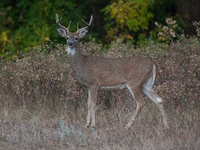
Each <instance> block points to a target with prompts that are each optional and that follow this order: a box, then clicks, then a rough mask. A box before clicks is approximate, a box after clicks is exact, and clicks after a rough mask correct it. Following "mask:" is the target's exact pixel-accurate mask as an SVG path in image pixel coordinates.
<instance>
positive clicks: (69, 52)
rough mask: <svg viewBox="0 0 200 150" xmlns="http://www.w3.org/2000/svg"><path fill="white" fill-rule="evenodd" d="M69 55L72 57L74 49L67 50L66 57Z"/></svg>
mask: <svg viewBox="0 0 200 150" xmlns="http://www.w3.org/2000/svg"><path fill="white" fill-rule="evenodd" d="M69 54H70V55H72V56H73V55H74V54H75V48H70V47H68V48H67V55H69Z"/></svg>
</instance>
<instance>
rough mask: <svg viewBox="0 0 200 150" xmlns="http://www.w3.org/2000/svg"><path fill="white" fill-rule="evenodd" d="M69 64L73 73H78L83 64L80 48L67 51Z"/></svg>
mask: <svg viewBox="0 0 200 150" xmlns="http://www.w3.org/2000/svg"><path fill="white" fill-rule="evenodd" d="M67 56H68V63H69V64H70V67H71V68H72V69H73V71H75V72H77V70H78V67H79V66H80V64H82V60H83V57H84V56H83V54H82V53H81V52H80V50H79V47H77V48H68V49H67Z"/></svg>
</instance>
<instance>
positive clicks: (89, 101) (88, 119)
mask: <svg viewBox="0 0 200 150" xmlns="http://www.w3.org/2000/svg"><path fill="white" fill-rule="evenodd" d="M90 119H91V91H90V89H88V114H87V123H86V125H85V126H86V127H89V126H90Z"/></svg>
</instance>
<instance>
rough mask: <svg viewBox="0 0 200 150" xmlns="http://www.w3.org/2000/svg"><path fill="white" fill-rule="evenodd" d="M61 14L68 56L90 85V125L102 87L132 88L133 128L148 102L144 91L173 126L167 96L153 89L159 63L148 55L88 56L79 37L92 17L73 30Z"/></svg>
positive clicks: (79, 76)
mask: <svg viewBox="0 0 200 150" xmlns="http://www.w3.org/2000/svg"><path fill="white" fill-rule="evenodd" d="M61 20H62V18H61V19H60V20H59V19H58V14H56V23H57V25H58V27H57V31H58V33H59V35H60V36H61V37H65V38H66V40H67V54H68V55H67V57H68V62H69V64H70V67H71V68H72V70H73V71H74V72H75V74H76V76H77V79H78V81H79V82H80V83H81V84H83V85H85V86H86V87H87V88H88V114H87V123H86V127H89V126H91V127H95V108H96V101H97V94H98V90H115V89H123V88H128V90H129V91H130V93H131V95H132V97H133V99H134V100H135V101H136V103H137V108H136V111H135V113H134V115H133V116H132V118H131V119H130V121H129V122H128V124H127V125H126V128H129V127H130V126H131V125H132V123H133V122H134V121H135V119H136V117H137V115H138V114H139V112H140V111H141V109H142V108H143V107H144V105H145V101H144V100H143V99H142V97H141V92H143V93H144V94H146V95H147V96H148V97H149V98H150V99H151V100H153V102H155V103H156V104H157V105H158V107H159V109H160V111H161V114H162V117H163V122H164V125H165V127H167V128H169V125H168V122H167V117H166V114H165V111H164V106H163V99H162V98H161V97H160V96H158V95H157V94H156V93H155V91H154V90H153V86H154V82H155V79H156V76H157V72H158V67H157V65H156V63H155V62H153V61H152V60H151V59H149V58H146V57H140V56H137V57H127V58H102V57H95V56H85V55H83V54H82V53H81V50H80V48H79V39H81V38H83V37H84V36H85V35H86V33H87V32H88V28H89V26H90V25H91V23H92V20H93V17H92V16H91V18H90V22H89V24H88V23H87V22H85V21H84V20H83V19H82V21H83V22H84V23H85V24H86V26H85V27H83V28H81V29H79V27H78V24H77V31H76V32H74V33H72V32H70V31H69V28H70V23H71V21H70V22H69V25H68V27H67V28H66V27H64V26H62V25H61V24H60V21H61Z"/></svg>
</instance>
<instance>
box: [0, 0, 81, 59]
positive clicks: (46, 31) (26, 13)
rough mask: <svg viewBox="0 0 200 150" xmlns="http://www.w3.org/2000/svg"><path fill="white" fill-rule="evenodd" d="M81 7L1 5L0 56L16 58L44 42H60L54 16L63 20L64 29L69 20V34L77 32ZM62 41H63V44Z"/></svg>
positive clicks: (26, 0)
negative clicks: (57, 15)
mask: <svg viewBox="0 0 200 150" xmlns="http://www.w3.org/2000/svg"><path fill="white" fill-rule="evenodd" d="M82 10H83V9H82V5H78V3H77V2H76V1H74V0H68V1H63V0H53V1H49V0H43V1H40V0H34V1H31V0H21V1H16V2H14V3H13V2H12V1H4V2H1V5H0V49H1V51H0V56H1V57H4V58H5V57H17V56H18V55H19V51H23V52H27V51H29V50H30V49H31V48H34V47H37V46H38V45H41V44H43V43H44V42H45V41H49V40H50V39H51V40H54V39H60V37H59V35H58V34H57V31H56V23H55V14H56V13H58V14H59V17H63V18H64V19H63V20H64V21H62V23H63V25H66V26H67V24H68V22H69V20H72V25H71V28H70V30H71V31H74V30H75V29H76V24H75V23H77V22H78V21H80V20H81V18H83V19H85V16H84V15H81V16H80V14H82ZM63 41H64V40H63Z"/></svg>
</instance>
